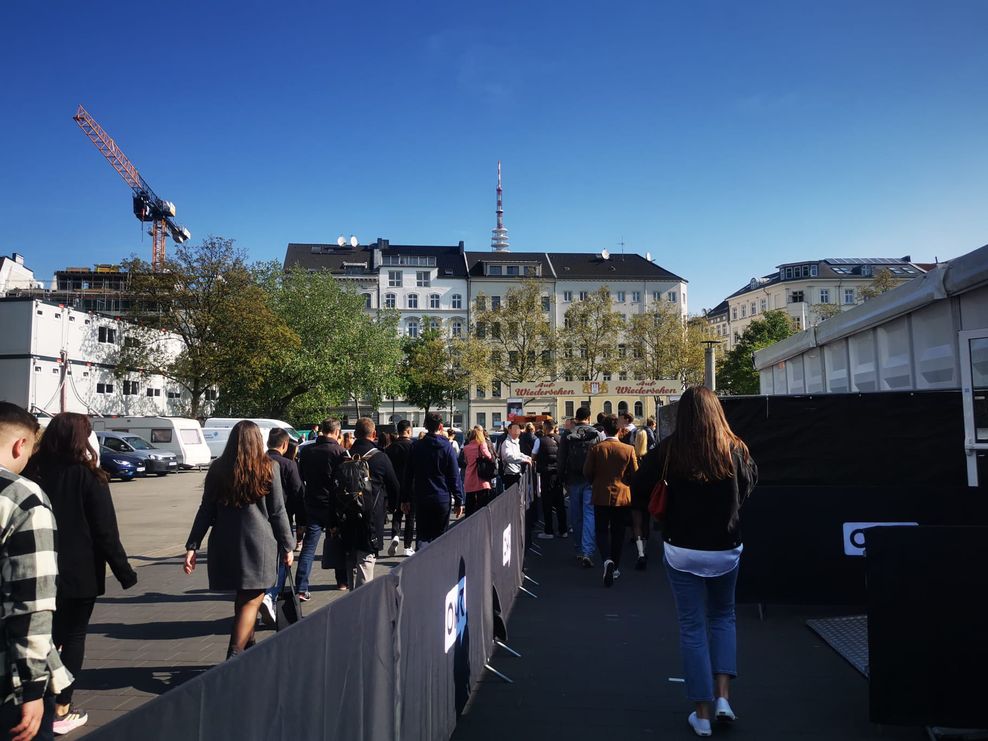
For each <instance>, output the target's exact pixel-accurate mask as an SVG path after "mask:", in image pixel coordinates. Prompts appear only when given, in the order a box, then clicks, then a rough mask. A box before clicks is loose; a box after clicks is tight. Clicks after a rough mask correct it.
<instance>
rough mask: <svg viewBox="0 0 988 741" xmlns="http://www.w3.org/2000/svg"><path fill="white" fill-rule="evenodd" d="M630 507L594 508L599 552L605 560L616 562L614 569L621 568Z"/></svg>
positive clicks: (595, 532)
mask: <svg viewBox="0 0 988 741" xmlns="http://www.w3.org/2000/svg"><path fill="white" fill-rule="evenodd" d="M629 511H630V508H628V507H599V506H595V507H594V508H593V516H594V534H595V535H596V536H597V550H599V551H600V556H601V558H603V559H608V558H609V559H610V560H611V561H613V562H614V568H619V567H620V566H621V551H622V550H623V549H624V531H625V529H626V528H627V527H628V512H629Z"/></svg>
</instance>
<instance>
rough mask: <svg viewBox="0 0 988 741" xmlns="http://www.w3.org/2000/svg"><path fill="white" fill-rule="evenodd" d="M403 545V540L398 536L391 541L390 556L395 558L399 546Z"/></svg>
mask: <svg viewBox="0 0 988 741" xmlns="http://www.w3.org/2000/svg"><path fill="white" fill-rule="evenodd" d="M400 543H401V538H399V537H398V536H397V535H396V536H395V537H393V538H392V539H391V545H389V546H388V555H389V556H394V555H395V554H396V553H397V552H398V546H399V544H400Z"/></svg>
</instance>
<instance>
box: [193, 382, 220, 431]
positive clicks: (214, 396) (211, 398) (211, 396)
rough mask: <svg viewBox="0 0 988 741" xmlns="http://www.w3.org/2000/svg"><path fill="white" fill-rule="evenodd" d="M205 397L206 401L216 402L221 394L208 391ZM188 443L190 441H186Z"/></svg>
mask: <svg viewBox="0 0 988 741" xmlns="http://www.w3.org/2000/svg"><path fill="white" fill-rule="evenodd" d="M205 397H206V401H216V400H217V399H218V398H220V392H219V391H217V390H216V389H206V393H205ZM186 442H188V441H187V440H186Z"/></svg>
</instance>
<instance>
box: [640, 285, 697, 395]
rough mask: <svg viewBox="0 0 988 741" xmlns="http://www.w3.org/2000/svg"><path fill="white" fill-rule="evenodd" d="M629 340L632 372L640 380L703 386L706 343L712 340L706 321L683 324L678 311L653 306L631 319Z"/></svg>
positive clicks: (692, 321) (660, 305) (691, 321)
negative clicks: (705, 341)
mask: <svg viewBox="0 0 988 741" xmlns="http://www.w3.org/2000/svg"><path fill="white" fill-rule="evenodd" d="M625 336H626V338H627V342H628V347H629V348H630V350H631V359H630V361H629V363H628V368H629V370H630V371H631V372H632V373H633V374H634V375H635V376H636V377H638V378H640V379H643V380H645V379H662V378H675V379H677V380H679V381H682V382H683V383H684V384H685V385H687V386H692V385H696V384H698V383H702V382H703V364H704V360H703V358H704V354H703V341H704V340H706V339H708V337H707V324H706V320H705V319H704V318H703V317H691V318H690V319H689V320H687V321H686V322H683V317H682V315H681V314H680V313H679V311H678V310H677V309H675V308H674V307H672V306H668V305H666V304H658V305H653V308H652V309H651V310H650V311H648V312H646V313H644V314H635V315H633V316H632V317H631V321H630V322H629V324H628V329H627V331H626V333H625Z"/></svg>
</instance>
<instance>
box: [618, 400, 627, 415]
mask: <svg viewBox="0 0 988 741" xmlns="http://www.w3.org/2000/svg"><path fill="white" fill-rule="evenodd" d="M627 413H628V402H626V401H619V402H618V414H627Z"/></svg>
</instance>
